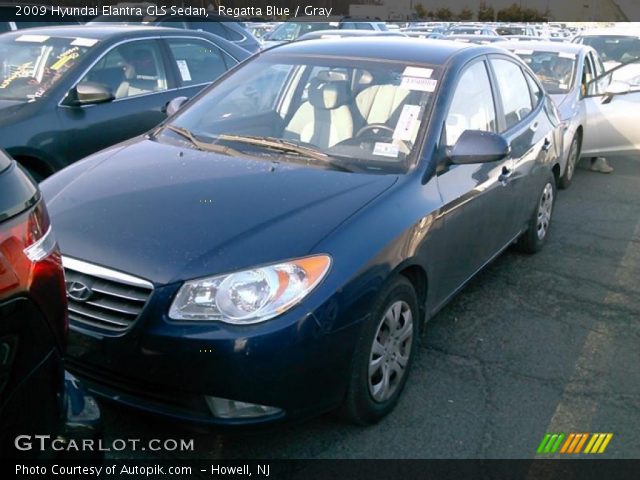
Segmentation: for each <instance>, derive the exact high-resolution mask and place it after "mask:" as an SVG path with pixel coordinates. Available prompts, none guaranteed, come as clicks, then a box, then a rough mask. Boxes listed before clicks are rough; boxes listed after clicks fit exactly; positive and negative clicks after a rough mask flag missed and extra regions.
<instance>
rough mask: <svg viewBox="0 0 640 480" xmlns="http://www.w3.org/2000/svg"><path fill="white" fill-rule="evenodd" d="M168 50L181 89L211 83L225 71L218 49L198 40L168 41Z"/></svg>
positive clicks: (225, 67) (224, 63)
mask: <svg viewBox="0 0 640 480" xmlns="http://www.w3.org/2000/svg"><path fill="white" fill-rule="evenodd" d="M167 43H168V44H169V49H170V50H171V54H172V56H173V61H174V62H175V66H176V70H177V71H178V78H179V79H180V82H181V84H182V86H183V87H186V86H191V85H200V84H203V83H210V82H213V81H214V80H215V79H216V78H218V77H219V76H220V75H222V74H223V73H224V72H226V71H227V68H228V66H227V64H226V62H225V59H224V56H223V55H222V52H221V51H220V49H218V47H216V46H214V45H212V44H211V43H209V42H205V41H204V40H199V39H195V38H194V39H182V38H181V39H178V38H175V39H169V40H167Z"/></svg>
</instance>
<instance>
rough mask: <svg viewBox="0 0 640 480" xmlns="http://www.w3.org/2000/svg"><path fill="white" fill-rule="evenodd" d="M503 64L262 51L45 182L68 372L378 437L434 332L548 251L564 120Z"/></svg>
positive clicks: (237, 418) (443, 55)
mask: <svg viewBox="0 0 640 480" xmlns="http://www.w3.org/2000/svg"><path fill="white" fill-rule="evenodd" d="M554 112H555V110H554V109H553V107H552V105H551V103H550V100H549V98H548V97H547V96H546V95H545V94H544V93H543V90H542V88H541V87H540V84H539V83H538V81H537V80H536V79H535V77H534V75H533V74H532V72H531V71H530V70H529V69H528V68H527V67H526V66H525V65H524V64H523V63H522V62H521V61H520V60H519V59H517V58H516V57H514V56H512V55H511V54H509V53H507V52H505V51H503V50H498V49H495V48H492V47H470V46H467V45H461V44H459V43H453V42H451V43H449V42H434V43H429V42H426V41H421V40H413V39H406V38H379V39H378V38H376V39H370V38H367V39H349V40H322V41H308V42H300V43H294V44H289V45H285V46H282V47H278V48H275V49H272V50H269V51H266V52H263V53H261V54H259V55H258V56H256V57H254V58H253V59H252V60H250V61H248V62H246V63H244V64H242V65H240V66H239V67H238V68H235V69H234V70H232V71H231V72H230V73H229V74H227V75H225V76H224V77H222V78H221V79H220V80H219V81H218V82H216V83H215V84H214V85H213V86H212V88H209V89H208V90H206V91H205V92H203V93H201V94H200V95H198V96H197V97H196V98H194V99H193V100H191V101H190V102H189V103H188V104H187V105H185V106H184V107H183V108H182V109H180V110H179V112H178V113H177V114H176V115H174V116H173V117H171V118H170V119H168V120H167V121H166V122H165V123H164V124H163V125H161V126H160V127H158V128H157V129H156V130H155V131H153V132H152V133H150V134H148V135H146V136H144V137H139V138H136V139H133V140H130V141H127V142H125V143H122V144H120V145H117V146H115V147H112V148H110V149H108V150H105V151H103V152H101V153H99V154H96V155H94V156H91V157H89V158H87V159H85V160H84V161H81V162H79V163H77V164H75V165H72V166H71V167H69V168H67V169H65V170H63V171H62V172H60V173H58V174H56V175H55V176H53V177H51V178H50V179H48V180H47V181H46V182H44V183H43V185H42V189H43V191H44V192H45V196H46V199H47V201H48V204H49V207H50V211H51V215H52V219H53V222H54V225H55V228H56V231H57V232H58V237H59V243H60V246H61V249H62V251H63V255H64V264H65V267H66V280H67V288H68V297H69V309H70V314H69V315H70V321H71V328H72V331H73V335H72V338H71V341H70V343H71V345H70V348H69V354H70V359H69V364H68V367H69V369H70V370H71V371H72V372H74V373H76V374H77V375H79V376H80V377H81V378H83V379H85V380H86V381H87V383H88V384H89V385H90V387H91V390H92V391H93V392H95V393H97V394H100V395H103V396H106V397H109V398H111V399H114V400H116V401H118V402H122V403H124V404H128V405H131V406H135V407H137V408H140V409H144V410H147V411H152V412H156V413H161V414H165V415H169V416H173V417H175V418H180V419H183V420H189V421H195V422H201V423H209V424H247V423H253V424H256V423H263V422H271V421H276V420H282V419H286V418H294V417H300V416H306V415H310V414H314V413H318V412H321V411H325V410H330V409H333V408H336V407H339V406H341V407H342V410H343V412H345V413H346V415H347V416H348V417H349V418H351V419H352V420H354V421H356V422H359V423H371V422H375V421H377V420H379V419H380V418H382V417H383V416H384V415H385V414H387V413H388V412H389V411H391V410H392V409H393V407H394V405H395V404H396V402H397V400H398V397H399V395H400V393H401V391H402V388H403V385H404V383H405V381H406V380H407V373H408V371H409V367H410V366H411V363H412V359H413V357H414V355H415V352H416V341H417V339H418V334H419V331H420V328H421V327H422V325H423V323H424V320H425V319H428V318H430V317H432V316H433V315H434V314H435V313H436V312H437V311H438V310H439V309H440V308H441V307H442V306H443V305H444V304H445V303H446V302H447V301H448V300H449V299H450V298H451V297H452V296H453V295H454V294H455V293H456V292H457V291H458V290H459V289H460V288H462V287H463V286H464V285H465V283H466V282H467V281H468V280H469V279H470V278H471V277H472V276H473V275H474V274H475V273H476V272H478V271H479V270H480V269H481V268H482V267H483V266H484V265H486V264H487V263H488V262H489V261H491V260H492V259H493V258H494V257H495V256H496V255H498V254H499V253H500V252H501V251H502V250H503V249H505V248H506V247H508V246H509V245H511V244H512V243H514V242H517V243H518V244H519V246H520V247H521V248H522V249H523V250H525V251H529V252H535V251H537V250H538V249H540V248H541V247H542V246H543V244H544V243H545V241H546V239H547V236H548V232H549V225H550V220H551V213H552V209H553V205H554V198H555V183H556V180H555V178H554V171H555V172H558V165H557V162H558V152H559V151H560V150H561V148H562V145H561V143H560V142H561V140H560V132H559V127H558V125H559V120H558V118H557V116H556V115H555V113H554Z"/></svg>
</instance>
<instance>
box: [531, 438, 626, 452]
mask: <svg viewBox="0 0 640 480" xmlns="http://www.w3.org/2000/svg"><path fill="white" fill-rule="evenodd" d="M612 438H613V433H569V434H564V433H547V434H546V435H545V436H544V438H543V439H542V441H541V442H540V445H538V450H537V453H538V455H545V454H546V455H552V454H554V453H564V454H578V453H589V454H593V453H604V451H605V450H606V449H607V446H608V445H609V442H610V441H611V439H612ZM583 448H584V450H583Z"/></svg>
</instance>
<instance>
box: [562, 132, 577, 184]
mask: <svg viewBox="0 0 640 480" xmlns="http://www.w3.org/2000/svg"><path fill="white" fill-rule="evenodd" d="M581 147H582V140H581V138H580V134H579V133H577V132H576V134H575V135H574V136H573V139H572V140H571V146H570V147H569V154H568V155H567V165H566V166H565V169H564V173H563V174H562V177H560V181H559V182H558V186H559V187H560V188H562V189H563V190H564V189H567V188H569V185H571V181H572V180H573V176H574V175H575V173H576V167H577V166H578V162H579V161H580V149H581Z"/></svg>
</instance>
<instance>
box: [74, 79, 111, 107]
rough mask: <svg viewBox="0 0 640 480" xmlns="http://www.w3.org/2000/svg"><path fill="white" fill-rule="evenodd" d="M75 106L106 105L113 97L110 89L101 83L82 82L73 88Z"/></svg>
mask: <svg viewBox="0 0 640 480" xmlns="http://www.w3.org/2000/svg"><path fill="white" fill-rule="evenodd" d="M75 97H76V98H75V100H76V101H75V103H76V105H94V104H97V103H106V102H110V101H111V100H113V99H114V98H115V97H114V95H113V92H112V91H111V89H110V88H109V87H107V86H105V85H103V84H101V83H95V82H82V83H79V84H78V85H77V86H76V88H75Z"/></svg>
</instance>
